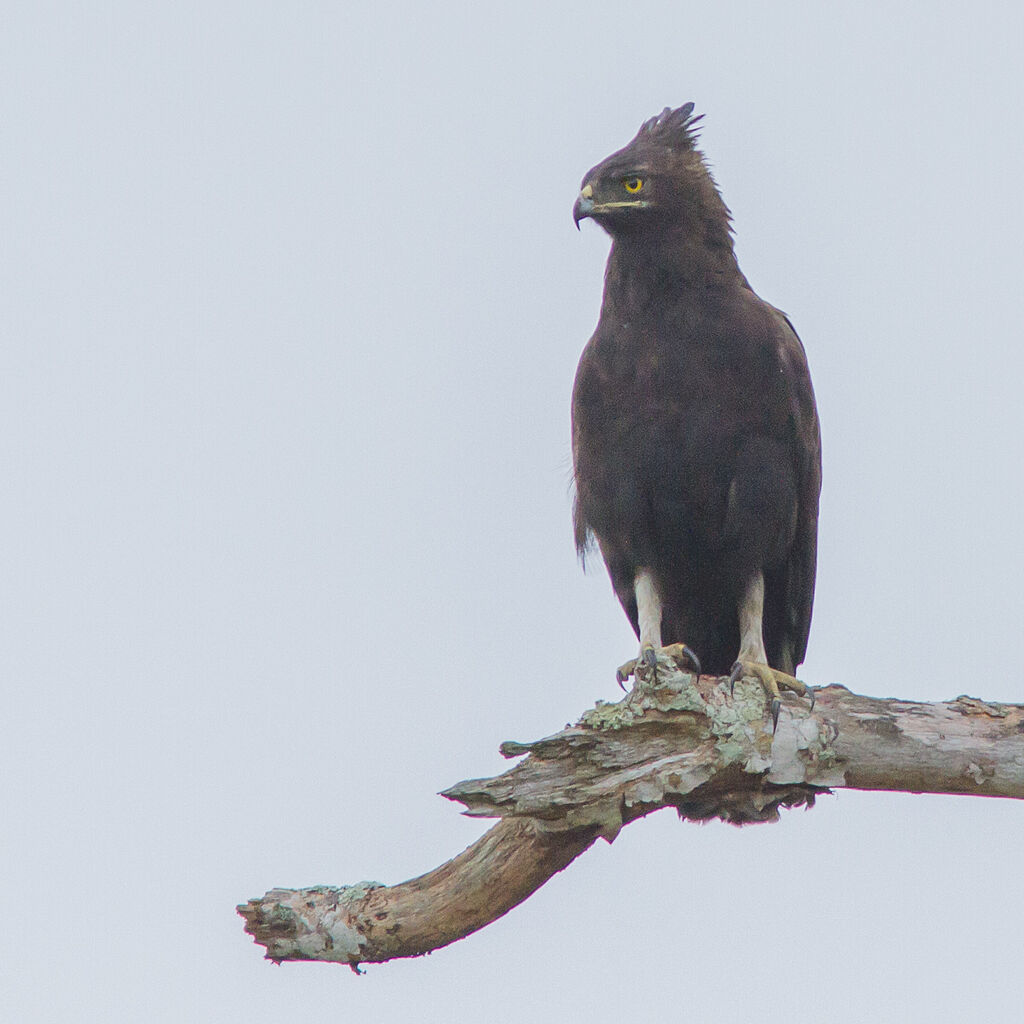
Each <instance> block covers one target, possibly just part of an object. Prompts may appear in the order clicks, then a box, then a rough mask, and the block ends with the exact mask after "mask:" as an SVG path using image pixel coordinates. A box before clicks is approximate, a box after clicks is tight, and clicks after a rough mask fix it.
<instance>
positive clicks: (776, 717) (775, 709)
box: [772, 697, 782, 736]
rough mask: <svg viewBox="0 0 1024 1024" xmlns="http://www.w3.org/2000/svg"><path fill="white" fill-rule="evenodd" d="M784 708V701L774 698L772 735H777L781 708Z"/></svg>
mask: <svg viewBox="0 0 1024 1024" xmlns="http://www.w3.org/2000/svg"><path fill="white" fill-rule="evenodd" d="M781 707H782V701H781V700H779V698H778V697H772V735H773V736H774V735H775V731H776V729H778V727H779V708H781Z"/></svg>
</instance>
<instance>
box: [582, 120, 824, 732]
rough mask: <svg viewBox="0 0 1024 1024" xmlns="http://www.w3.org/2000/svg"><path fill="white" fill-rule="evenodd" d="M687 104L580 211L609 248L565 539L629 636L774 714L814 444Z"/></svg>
mask: <svg viewBox="0 0 1024 1024" xmlns="http://www.w3.org/2000/svg"><path fill="white" fill-rule="evenodd" d="M702 117H703V115H697V116H695V115H694V113H693V104H692V103H687V104H686V105H685V106H682V107H679V108H677V109H671V108H668V107H666V108H665V110H663V111H662V112H661V113H660V114H658V115H656V116H654V117H652V118H650V119H649V120H647V121H645V122H644V123H643V124H642V125H641V127H640V130H639V131H638V132H637V134H636V136H635V137H634V138H633V140H632V141H631V142H630V143H629V144H628V145H627V146H625V147H624V148H622V149H620V150H618V151H617V152H615V153H613V154H612V155H611V156H609V157H608V158H607V159H605V160H603V161H602V162H601V163H599V164H598V165H597V166H596V167H594V168H592V169H591V170H590V171H588V172H587V174H586V176H585V177H584V179H583V183H582V187H581V190H580V193H579V196H578V198H577V199H576V203H575V206H574V208H573V219H574V221H575V223H576V227H577V228H579V226H580V221H581V220H583V219H585V218H589V219H591V220H593V221H596V222H597V223H598V224H599V225H600V226H601V227H602V228H603V229H604V230H605V231H606V232H607V233H608V234H609V235H610V236H611V239H612V245H611V251H610V253H609V256H608V265H607V269H606V271H605V281H604V297H603V300H602V303H601V312H600V318H599V320H598V324H597V328H596V330H595V331H594V334H593V337H591V339H590V341H589V342H588V343H587V345H586V348H585V349H584V351H583V355H582V357H581V359H580V362H579V368H578V370H577V372H576V380H575V384H574V386H573V396H572V454H573V471H574V478H575V501H574V515H573V518H574V525H575V540H576V548H577V551H578V552H579V554H580V557H581V559H583V560H584V564H585V556H586V552H587V551H588V549H589V548H590V547H591V545H592V544H593V543H594V542H596V544H597V547H598V549H599V550H600V552H601V556H602V557H603V559H604V562H605V565H606V566H607V568H608V573H609V576H610V577H611V582H612V587H613V589H614V591H615V594H616V596H617V597H618V599H619V602H620V603H621V605H622V607H623V609H624V611H625V613H626V615H627V616H628V618H629V621H630V623H631V624H632V626H633V630H634V631H635V633H636V635H637V638H638V639H639V641H640V650H639V654H638V656H637V657H636V658H634V659H632V660H630V661H628V662H626V664H625V665H623V666H622V667H621V668H620V669H619V670H618V673H617V675H618V679H619V682H620V684H621V683H624V682H625V681H626V679H628V678H629V677H630V676H631V675H632V676H636V675H637V674H638V673H639V674H641V676H643V675H650V674H653V675H654V676H656V675H657V662H658V656H659V654H664V655H667V656H669V657H671V658H674V659H675V661H676V662H677V663H679V664H680V665H683V664H687V663H688V664H689V665H690V666H691V667H692V669H693V670H694V671H696V673H697V674H698V675H699V674H700V673H701V672H702V671H704V672H707V673H709V674H714V675H717V676H726V675H728V676H729V678H730V682H731V685H732V686H733V687H735V684H736V681H737V680H738V679H739V678H741V677H751V678H754V679H756V680H759V681H760V683H761V685H762V686H763V687H764V689H765V690H766V692H767V695H768V698H769V699H770V707H771V715H772V720H773V727H774V726H777V724H778V715H779V706H780V701H779V692H780V688H781V689H787V690H791V691H794V692H796V693H798V694H801V695H809V696H810V700H811V702H812V706H813V700H814V694H813V690H811V689H810V688H809V687H805V685H804V684H803V683H801V682H800V681H799V680H797V679H796V678H795V677H794V674H793V673H794V672H795V671H796V668H797V666H798V665H799V664H800V663H801V662H802V661H803V659H804V654H805V651H806V648H807V635H808V631H809V629H810V625H811V609H812V605H813V602H814V576H815V563H816V559H817V535H818V496H819V493H820V490H821V435H820V428H819V424H818V414H817V409H816V406H815V401H814V390H813V388H812V386H811V377H810V372H809V370H808V366H807V357H806V355H805V352H804V348H803V345H802V343H801V342H800V339H799V338H798V337H797V334H796V331H795V330H794V328H793V325H792V324H791V323H790V322H789V318H788V317H787V316H786V314H785V313H783V312H782V311H781V310H779V309H776V308H775V307H774V306H772V305H770V304H769V303H767V302H765V301H764V300H763V299H761V298H759V297H758V296H757V295H756V294H755V293H754V291H753V289H752V288H751V287H750V284H749V283H748V281H747V279H746V277H744V275H743V273H742V272H741V271H740V268H739V264H738V263H737V261H736V255H735V252H734V250H733V232H732V218H731V215H730V213H729V210H728V208H727V207H726V205H725V203H724V201H723V200H722V197H721V194H720V193H719V191H718V187H717V185H716V184H715V181H714V179H713V178H712V176H711V173H710V171H709V169H708V166H707V164H706V162H705V159H704V155H703V153H701V151H700V150H699V149H698V148H697V140H698V131H697V128H698V125H699V123H700V121H701V120H702Z"/></svg>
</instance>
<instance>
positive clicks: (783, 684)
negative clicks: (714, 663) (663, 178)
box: [729, 661, 814, 732]
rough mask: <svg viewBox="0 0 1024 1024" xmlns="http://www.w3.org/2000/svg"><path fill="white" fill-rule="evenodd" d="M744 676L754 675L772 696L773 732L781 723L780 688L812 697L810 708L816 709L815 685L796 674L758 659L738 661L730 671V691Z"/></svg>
mask: <svg viewBox="0 0 1024 1024" xmlns="http://www.w3.org/2000/svg"><path fill="white" fill-rule="evenodd" d="M744 676H753V677H754V678H755V679H756V680H758V682H759V683H760V684H761V685H762V686H763V687H764V690H765V693H767V694H768V696H769V697H770V698H771V702H772V703H771V710H772V732H775V730H776V729H777V728H778V725H779V708H780V707H781V706H782V702H781V701H780V700H779V691H780V690H790V691H792V692H793V693H797V694H799V695H800V696H801V697H810V698H811V707H810V710H811V711H813V710H814V687H812V686H807V685H806V684H805V683H801V682H800V680H799V679H797V678H796V677H795V676H791V675H788V674H787V673H785V672H780V671H779V670H778V669H777V668H771V667H770V666H768V665H764V664H762V663H761V662H758V661H737V662H736V663H735V664H734V665H733V667H732V671H731V672H730V673H729V692H730V693H732V692H733V691H734V690H735V689H736V682H737V680H739V679H742V678H743V677H744Z"/></svg>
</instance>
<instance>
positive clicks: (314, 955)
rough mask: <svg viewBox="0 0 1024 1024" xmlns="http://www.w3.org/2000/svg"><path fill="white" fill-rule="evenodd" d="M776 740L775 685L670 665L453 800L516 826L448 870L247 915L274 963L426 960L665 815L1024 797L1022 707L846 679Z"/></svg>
mask: <svg viewBox="0 0 1024 1024" xmlns="http://www.w3.org/2000/svg"><path fill="white" fill-rule="evenodd" d="M784 705H785V709H784V712H783V715H782V717H781V718H780V719H779V726H778V730H777V732H776V733H775V735H774V736H772V735H771V733H770V732H768V731H767V729H768V727H767V724H766V701H765V698H764V694H763V692H762V690H761V688H760V687H759V686H758V685H756V684H753V683H748V682H746V681H741V682H739V683H738V684H737V686H736V691H735V694H734V695H732V696H730V695H729V693H728V687H727V684H725V683H724V682H723V681H722V680H721V679H717V678H714V677H711V676H702V677H701V678H700V679H699V680H695V679H694V677H693V676H691V675H686V674H684V673H682V672H680V671H679V670H678V668H677V667H676V666H675V664H674V663H672V662H670V661H668V660H662V661H660V662H659V665H658V678H657V680H656V682H650V681H646V682H640V683H638V684H637V685H636V686H635V687H634V689H633V691H632V692H631V693H630V694H629V695H628V696H626V697H625V698H624V699H623V700H622V701H620V702H619V703H617V704H605V703H603V702H598V704H597V705H596V706H595V708H594V709H593V710H591V711H588V712H586V713H585V714H584V715H583V717H582V718H581V719H580V721H579V722H578V723H577V724H576V725H574V726H570V727H567V728H566V729H563V730H562V731H561V732H558V733H556V734H555V735H553V736H549V737H548V738H546V739H543V740H538V741H537V742H535V743H526V744H521V743H505V744H503V745H502V748H501V750H502V753H503V754H504V755H505V756H506V757H519V756H521V755H523V754H525V755H527V756H526V757H525V759H524V760H522V761H521V762H520V763H519V764H517V765H516V766H515V767H513V768H511V769H510V770H509V771H507V772H505V773H504V774H502V775H500V776H497V777H496V778H493V779H476V780H470V781H466V782H460V783H458V784H457V785H455V786H453V787H452V788H451V789H448V790H446V791H445V793H444V794H443V795H444V796H446V797H448V798H449V799H451V800H457V801H459V802H461V803H462V804H464V805H465V807H466V811H465V813H466V814H469V815H472V816H476V817H497V818H501V819H502V821H501V822H500V823H499V824H497V825H495V826H494V827H493V828H492V829H491V830H490V831H489V832H487V833H486V834H485V835H484V836H482V837H481V838H480V839H479V840H477V842H475V843H474V844H473V845H472V846H470V847H469V849H467V850H466V851H465V852H463V853H461V854H460V855H459V856H458V857H455V858H454V859H453V860H450V861H448V862H447V863H445V864H442V865H441V866H440V867H439V868H436V869H435V870H433V871H430V872H428V873H427V874H425V875H421V876H420V877H419V878H414V879H412V880H410V881H408V882H402V883H401V884H399V885H395V886H385V885H382V884H381V883H379V882H360V883H358V884H357V885H352V886H340V887H337V888H334V887H327V886H318V887H316V888H312V889H297V890H296V889H272V890H271V891H270V892H268V893H267V894H266V895H265V896H263V897H261V898H258V899H254V900H250V901H249V902H248V903H247V904H245V905H243V906H240V907H239V908H238V912H239V913H240V914H241V915H242V917H244V918H245V922H246V923H245V930H246V931H247V932H249V934H251V935H252V936H253V937H254V938H255V939H256V941H257V942H258V943H259V944H261V945H263V946H265V947H266V950H267V952H266V956H267V958H268V959H270V960H274V961H276V962H278V963H279V962H281V961H282V960H327V961H334V962H338V963H347V964H349V965H350V966H351V967H352V968H353V969H358V965H359V964H360V963H380V962H383V961H386V960H392V959H395V958H398V957H408V956H419V955H420V954H423V953H427V952H429V951H430V950H432V949H438V948H440V947H441V946H445V945H447V944H449V943H451V942H454V941H455V940H457V939H460V938H463V937H464V936H466V935H469V934H470V933H471V932H473V931H476V930H477V929H478V928H482V927H483V926H484V925H486V924H489V923H490V922H491V921H494V920H496V919H497V918H499V917H501V916H502V915H503V914H505V913H507V912H508V911H509V910H511V909H512V907H514V906H516V905H517V904H518V903H521V902H522V901H523V900H524V899H526V897H527V896H529V895H530V894H531V893H532V892H534V891H535V890H536V889H538V888H539V887H540V886H541V885H543V884H544V883H545V882H546V881H547V880H548V879H549V878H550V877H551V876H552V875H554V874H556V873H557V872H559V871H561V870H562V869H563V868H564V867H566V866H567V865H568V864H570V863H571V862H572V861H573V860H574V859H575V858H576V857H578V856H579V855H580V854H581V853H582V852H583V851H584V850H586V849H587V848H588V847H590V845H591V844H592V843H593V842H594V841H595V839H597V837H598V836H603V837H604V838H605V839H607V840H608V841H609V842H611V841H612V840H613V839H614V838H615V836H616V835H617V834H618V832H619V829H621V828H622V826H623V825H626V824H628V823H629V822H631V821H634V820H636V819H637V818H639V817H642V816H643V815H645V814H648V813H649V812H651V811H654V810H657V809H658V808H661V807H675V808H676V810H677V811H678V812H679V815H680V817H682V818H687V819H690V820H693V821H706V820H708V819H711V818H721V819H723V820H725V821H729V822H733V823H735V824H747V823H751V822H765V821H775V820H777V819H778V816H779V808H780V807H792V806H798V805H807V806H811V805H813V803H814V798H815V796H816V795H817V794H818V793H822V792H828V791H829V790H830V789H832V788H851V789H884V790H901V791H906V792H913V793H960V794H973V795H978V796H1002V797H1014V798H1018V799H1021V798H1024V706H1021V705H1008V704H991V703H986V702H984V701H981V700H977V699H975V698H973V697H966V696H962V697H958V698H957V699H956V700H954V701H947V702H942V703H935V704H922V703H915V702H913V701H900V700H892V699H886V700H883V699H878V698H874V697H862V696H859V695H857V694H854V693H851V692H850V691H849V690H847V689H846V688H845V687H842V686H829V687H826V688H824V689H821V690H818V691H817V703H816V705H815V707H814V710H813V712H810V711H809V710H808V706H807V702H806V701H803V700H800V699H797V698H793V697H788V696H787V697H786V698H784Z"/></svg>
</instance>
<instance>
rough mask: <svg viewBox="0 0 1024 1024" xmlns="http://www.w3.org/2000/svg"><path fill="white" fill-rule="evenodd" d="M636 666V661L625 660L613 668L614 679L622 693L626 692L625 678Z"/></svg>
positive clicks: (627, 677)
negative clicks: (623, 663)
mask: <svg viewBox="0 0 1024 1024" xmlns="http://www.w3.org/2000/svg"><path fill="white" fill-rule="evenodd" d="M635 668H636V661H627V662H626V664H625V665H620V666H619V667H618V668H617V669H616V670H615V681H616V682H617V683H618V684H619V686H620V688H621V689H622V692H623V693H626V692H627V691H626V680H627V679H629V677H630V676H631V675H632V674H633V671H634V669H635Z"/></svg>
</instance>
